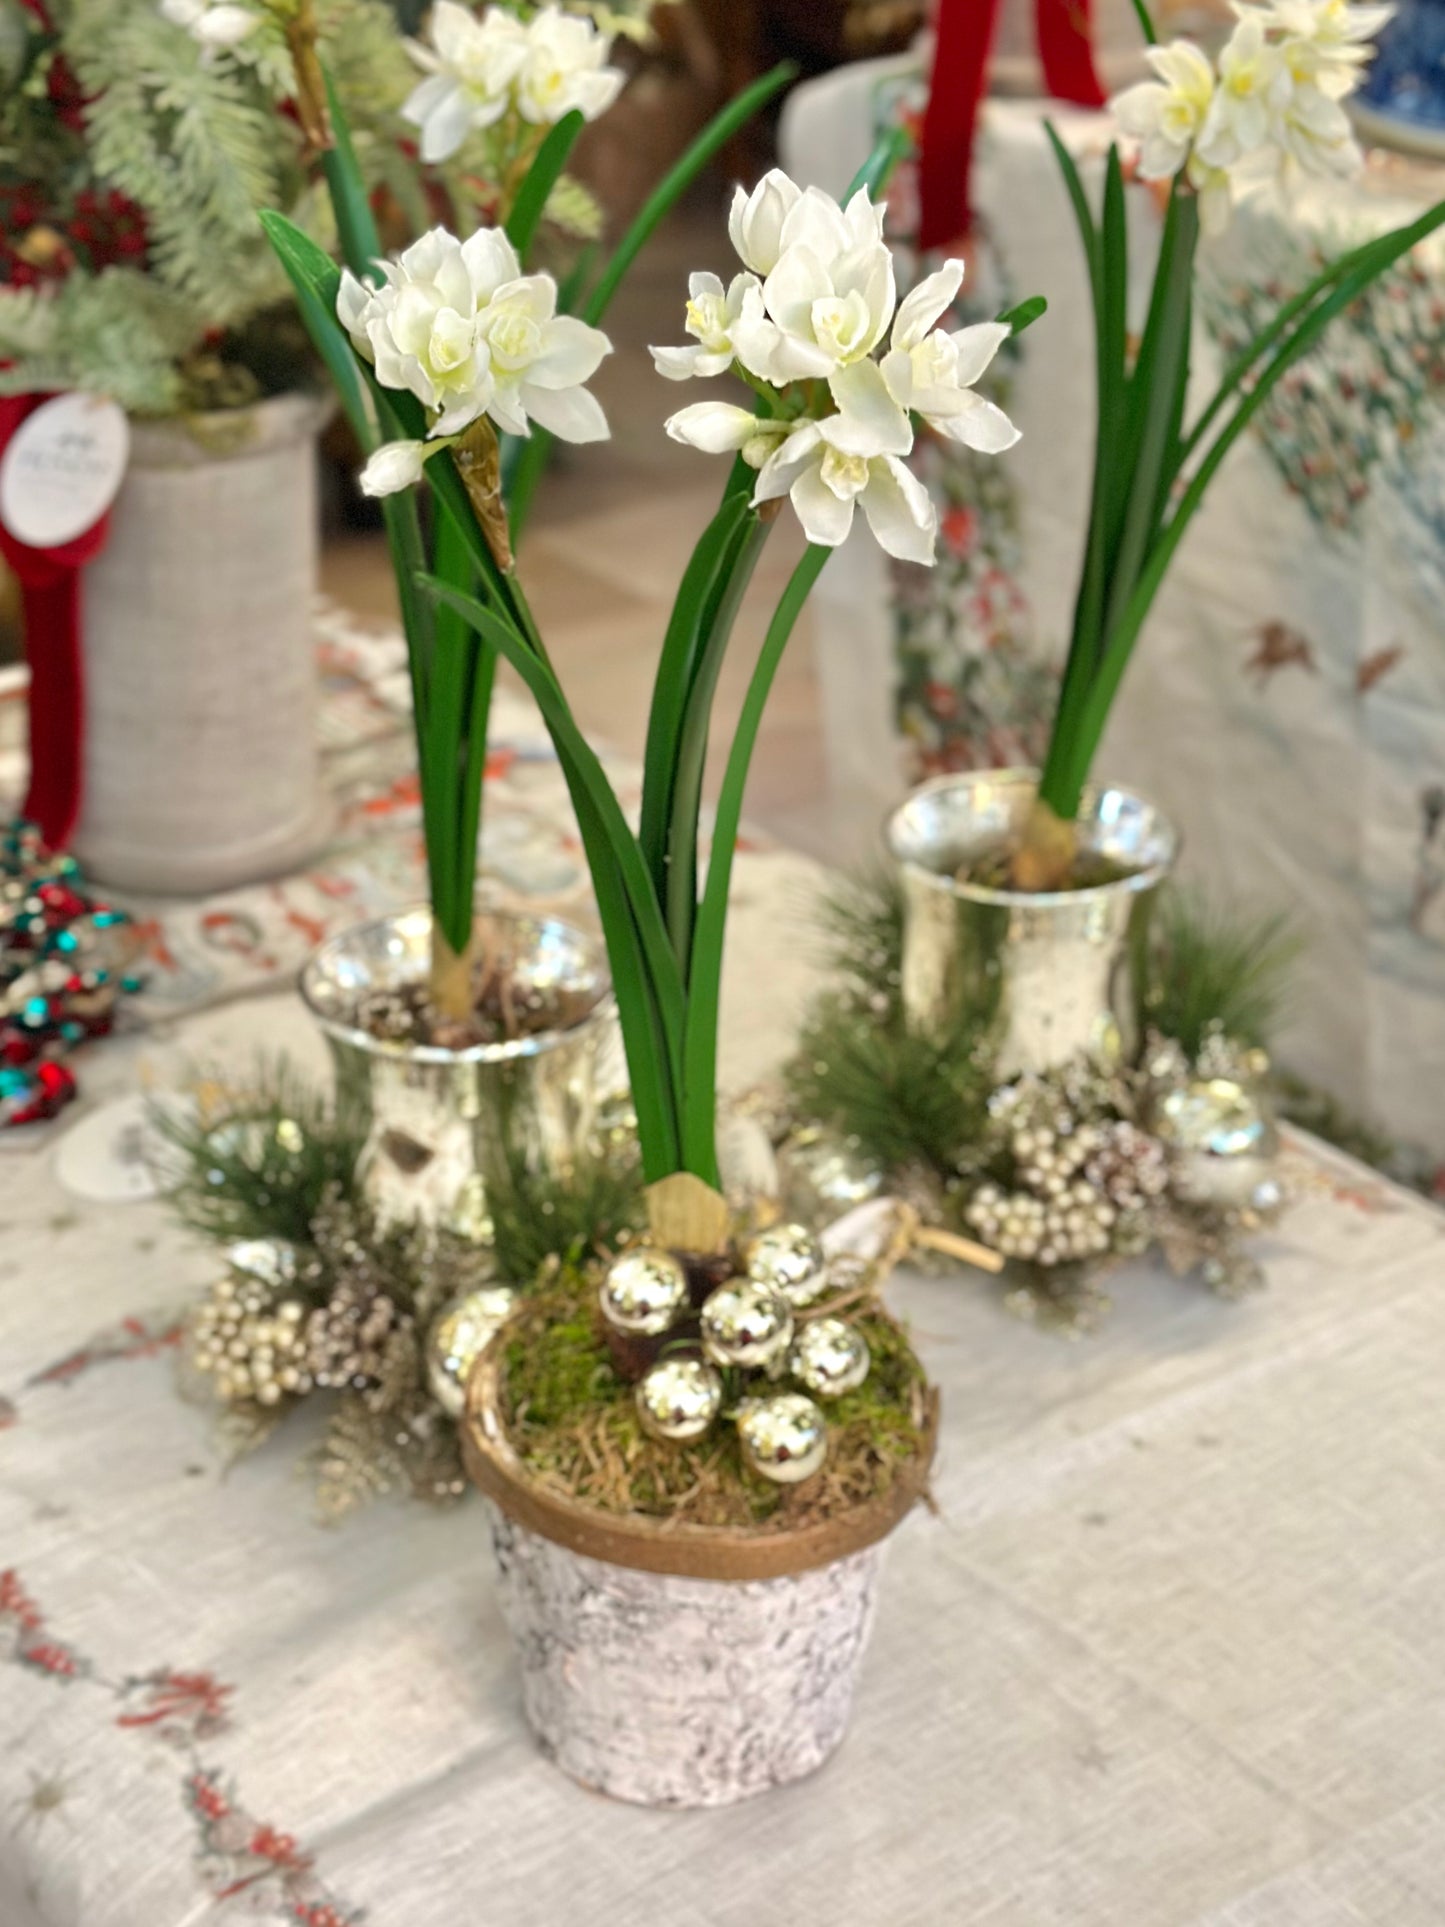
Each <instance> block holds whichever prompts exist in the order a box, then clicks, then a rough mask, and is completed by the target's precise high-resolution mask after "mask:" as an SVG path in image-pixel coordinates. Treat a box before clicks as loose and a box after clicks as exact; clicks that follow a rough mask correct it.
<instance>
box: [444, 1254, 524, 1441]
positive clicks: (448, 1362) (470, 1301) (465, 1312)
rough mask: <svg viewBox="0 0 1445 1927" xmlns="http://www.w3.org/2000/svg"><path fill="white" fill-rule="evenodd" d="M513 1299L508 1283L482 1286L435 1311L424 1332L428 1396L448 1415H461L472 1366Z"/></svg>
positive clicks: (503, 1319) (501, 1321)
mask: <svg viewBox="0 0 1445 1927" xmlns="http://www.w3.org/2000/svg"><path fill="white" fill-rule="evenodd" d="M516 1302H517V1294H516V1292H515V1291H514V1290H513V1289H512V1287H511V1286H510V1285H484V1286H483V1287H482V1289H481V1290H480V1291H466V1292H463V1293H462V1294H461V1296H460V1297H458V1298H453V1299H452V1301H451V1303H450V1304H449V1305H443V1307H442V1309H441V1311H440V1312H439V1313H438V1314H437V1318H436V1322H435V1323H434V1324H433V1326H432V1328H431V1331H430V1332H429V1334H428V1335H427V1342H426V1376H427V1384H428V1385H429V1386H430V1387H431V1393H432V1397H433V1398H434V1399H435V1400H436V1402H437V1404H438V1405H440V1406H441V1408H442V1410H443V1411H444V1412H445V1413H446V1414H447V1417H448V1418H460V1417H461V1415H462V1408H463V1406H465V1404H466V1402H467V1380H468V1379H469V1378H470V1377H471V1374H472V1367H473V1365H475V1364H476V1362H477V1360H478V1359H479V1358H480V1357H481V1355H482V1353H483V1352H484V1351H485V1350H486V1347H487V1345H488V1344H489V1343H490V1342H491V1338H492V1334H493V1333H494V1332H495V1331H496V1330H497V1329H498V1327H499V1326H501V1325H502V1324H503V1323H505V1321H506V1320H507V1319H508V1318H509V1317H510V1316H511V1313H512V1307H513V1306H514V1305H515V1304H516Z"/></svg>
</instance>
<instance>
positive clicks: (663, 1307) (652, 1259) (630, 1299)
mask: <svg viewBox="0 0 1445 1927" xmlns="http://www.w3.org/2000/svg"><path fill="white" fill-rule="evenodd" d="M600 1297H601V1301H602V1315H603V1317H604V1318H605V1319H606V1320H607V1322H608V1324H609V1325H615V1326H616V1327H617V1329H618V1331H622V1332H627V1333H628V1334H629V1335H631V1336H633V1337H637V1338H658V1337H660V1336H661V1335H662V1333H663V1332H665V1331H667V1330H668V1329H669V1327H670V1326H671V1325H673V1324H674V1323H675V1321H676V1319H677V1316H678V1314H679V1313H680V1312H681V1311H682V1309H683V1308H684V1306H685V1305H686V1304H687V1273H686V1272H685V1271H684V1270H683V1268H682V1266H681V1265H680V1264H679V1263H678V1261H677V1259H676V1258H674V1257H673V1255H672V1253H671V1252H670V1251H657V1250H654V1249H653V1248H652V1247H651V1246H650V1245H639V1246H638V1247H637V1249H636V1250H634V1251H624V1252H623V1254H622V1256H621V1257H620V1258H617V1259H614V1260H613V1262H612V1264H611V1265H610V1266H609V1267H608V1270H607V1275H606V1276H605V1277H604V1278H603V1280H602V1286H601V1291H600Z"/></svg>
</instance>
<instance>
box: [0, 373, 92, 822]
mask: <svg viewBox="0 0 1445 1927" xmlns="http://www.w3.org/2000/svg"><path fill="white" fill-rule="evenodd" d="M48 399H49V397H48V396H46V395H7V396H3V397H0V451H3V450H4V448H5V446H6V444H7V443H8V442H9V440H10V437H11V436H12V435H13V434H14V433H15V431H16V429H17V428H19V426H20V424H21V422H23V421H24V420H25V418H26V416H27V415H29V414H30V413H31V412H32V411H33V410H34V409H36V408H38V407H39V406H40V404H41V402H43V401H47V400H48ZM109 532H110V515H109V512H107V513H106V514H104V515H102V516H101V518H100V520H99V521H98V522H97V523H96V524H95V525H94V526H93V527H92V528H89V529H87V530H86V531H85V533H84V534H83V535H77V536H76V537H75V538H74V539H73V540H72V541H69V542H60V543H57V544H56V545H55V546H54V547H53V548H46V549H34V548H31V546H30V544H29V543H28V542H21V541H19V540H17V538H16V537H15V536H13V535H12V534H11V533H10V531H9V530H8V529H7V528H6V527H5V526H4V525H3V523H0V555H3V556H4V558H5V560H6V561H7V562H8V563H9V565H10V567H11V569H12V570H13V571H14V574H15V578H16V580H17V581H18V582H19V584H20V591H21V598H22V602H23V605H24V611H25V653H26V655H27V657H28V658H29V661H30V787H29V789H28V790H27V792H26V796H25V814H26V816H27V817H28V818H29V820H30V821H31V822H32V823H36V824H38V825H39V827H40V833H41V835H42V836H43V837H44V839H45V841H46V843H47V844H48V845H49V846H50V848H51V849H52V850H59V849H64V847H65V845H66V844H67V843H68V842H69V840H70V835H71V832H72V831H73V830H74V828H75V821H76V818H77V816H78V815H79V814H80V788H81V774H82V756H81V744H82V740H83V736H84V695H85V685H84V678H83V673H82V667H81V655H80V571H81V569H82V568H83V567H84V566H85V564H86V563H87V562H89V561H90V560H91V558H92V557H93V556H96V555H98V554H99V553H100V551H101V549H102V548H103V547H104V546H105V538H106V536H107V535H108V534H109Z"/></svg>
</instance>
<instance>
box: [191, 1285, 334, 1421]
mask: <svg viewBox="0 0 1445 1927" xmlns="http://www.w3.org/2000/svg"><path fill="white" fill-rule="evenodd" d="M305 1321H306V1307H305V1306H304V1305H303V1304H301V1303H300V1301H299V1300H298V1299H295V1298H283V1299H281V1300H280V1301H279V1303H278V1302H275V1301H274V1300H273V1298H272V1294H271V1292H270V1290H269V1288H268V1287H267V1286H266V1284H264V1283H263V1282H262V1280H261V1279H259V1278H248V1277H244V1276H235V1277H226V1278H222V1279H220V1280H218V1281H217V1283H216V1284H214V1285H213V1286H212V1287H211V1290H210V1294H209V1296H208V1297H207V1298H206V1300H205V1302H204V1303H203V1304H202V1305H201V1307H200V1310H199V1311H198V1312H197V1314H196V1321H195V1329H194V1348H193V1354H192V1355H193V1357H194V1359H195V1363H196V1365H197V1366H198V1367H199V1369H200V1370H201V1371H203V1372H207V1373H209V1374H210V1375H211V1376H212V1377H213V1378H214V1379H215V1382H216V1393H217V1396H218V1397H219V1398H222V1399H224V1400H225V1401H226V1403H227V1404H245V1403H251V1402H254V1403H256V1404H258V1405H279V1404H280V1403H281V1400H282V1399H283V1398H284V1397H286V1396H288V1395H292V1396H299V1395H300V1394H301V1393H303V1392H309V1391H310V1390H311V1383H312V1380H311V1373H310V1371H309V1370H308V1369H307V1363H306V1329H305Z"/></svg>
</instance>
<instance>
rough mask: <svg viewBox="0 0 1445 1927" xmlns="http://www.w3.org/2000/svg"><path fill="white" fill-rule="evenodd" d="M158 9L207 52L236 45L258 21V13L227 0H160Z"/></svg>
mask: <svg viewBox="0 0 1445 1927" xmlns="http://www.w3.org/2000/svg"><path fill="white" fill-rule="evenodd" d="M160 12H161V16H162V18H163V19H166V20H169V21H171V22H172V24H173V25H175V26H177V27H184V28H185V30H186V32H187V33H188V34H190V35H191V37H192V39H194V40H196V41H198V42H199V43H200V45H201V46H202V47H203V48H204V49H205V51H206V52H207V53H208V54H216V53H221V52H223V51H224V50H225V49H226V48H228V47H237V46H239V45H240V43H241V42H242V41H243V40H244V39H246V37H247V36H248V35H249V34H252V33H254V32H255V31H256V29H257V27H259V26H260V24H261V16H260V15H259V14H257V13H253V12H252V11H251V9H250V8H249V7H238V6H233V5H229V4H227V0H160Z"/></svg>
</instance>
